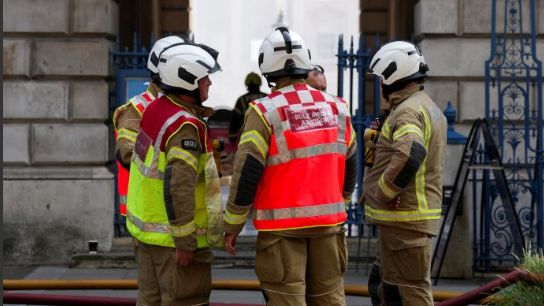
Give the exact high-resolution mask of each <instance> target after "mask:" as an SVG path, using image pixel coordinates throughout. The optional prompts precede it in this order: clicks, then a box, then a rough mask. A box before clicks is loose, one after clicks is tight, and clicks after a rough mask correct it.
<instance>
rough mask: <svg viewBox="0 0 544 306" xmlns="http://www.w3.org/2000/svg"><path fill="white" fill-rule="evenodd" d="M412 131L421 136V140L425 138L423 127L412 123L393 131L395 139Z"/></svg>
mask: <svg viewBox="0 0 544 306" xmlns="http://www.w3.org/2000/svg"><path fill="white" fill-rule="evenodd" d="M410 133H414V134H417V135H418V136H419V137H420V138H421V140H424V138H423V132H421V129H420V128H419V127H418V126H417V125H415V124H411V123H410V124H406V125H403V126H402V127H401V128H400V129H398V130H396V131H395V133H393V141H396V140H397V139H399V138H400V137H402V136H404V135H406V134H410Z"/></svg>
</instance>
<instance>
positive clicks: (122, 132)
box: [117, 129, 138, 142]
mask: <svg viewBox="0 0 544 306" xmlns="http://www.w3.org/2000/svg"><path fill="white" fill-rule="evenodd" d="M136 136H138V133H136V132H135V131H131V130H128V129H119V130H118V131H117V139H119V138H126V139H128V140H129V141H132V142H136Z"/></svg>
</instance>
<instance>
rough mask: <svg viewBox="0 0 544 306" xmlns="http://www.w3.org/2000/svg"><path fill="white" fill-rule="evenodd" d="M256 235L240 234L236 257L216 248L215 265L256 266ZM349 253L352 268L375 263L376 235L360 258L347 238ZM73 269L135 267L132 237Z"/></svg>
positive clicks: (79, 260) (75, 259)
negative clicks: (357, 264) (357, 265)
mask: <svg viewBox="0 0 544 306" xmlns="http://www.w3.org/2000/svg"><path fill="white" fill-rule="evenodd" d="M255 241H256V237H255V236H239V237H238V238H237V244H236V248H237V253H236V256H231V255H229V254H228V253H227V252H225V251H223V250H214V251H213V253H214V263H213V266H214V267H216V268H253V267H254V265H255ZM347 241H348V254H349V264H350V267H354V266H355V265H356V263H357V262H359V267H362V268H363V269H364V266H366V263H367V261H368V262H369V263H372V262H373V261H374V259H375V254H376V252H375V244H376V241H375V238H372V239H371V241H370V250H368V251H369V252H367V248H366V246H367V239H366V238H364V239H362V240H361V248H360V250H359V257H358V258H357V244H358V238H348V239H347ZM357 259H358V260H357ZM70 267H72V268H129V269H133V268H136V262H135V256H134V252H133V248H132V238H131V237H121V238H114V239H113V243H112V249H111V251H110V252H99V253H96V254H89V253H79V254H75V255H74V256H72V260H71V262H70Z"/></svg>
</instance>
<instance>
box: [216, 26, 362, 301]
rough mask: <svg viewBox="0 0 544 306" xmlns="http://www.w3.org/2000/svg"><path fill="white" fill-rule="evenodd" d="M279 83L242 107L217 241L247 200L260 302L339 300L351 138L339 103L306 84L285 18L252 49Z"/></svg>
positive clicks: (230, 243)
mask: <svg viewBox="0 0 544 306" xmlns="http://www.w3.org/2000/svg"><path fill="white" fill-rule="evenodd" d="M259 54H260V55H259V68H260V70H261V72H262V74H263V76H264V77H265V78H266V79H267V81H268V83H269V85H270V86H272V84H271V83H275V86H276V87H277V90H276V91H274V92H272V93H271V94H269V95H268V96H266V97H264V98H261V99H258V100H256V101H253V102H252V103H251V104H250V107H249V109H248V110H247V112H246V115H245V118H246V121H245V125H244V128H243V132H242V136H241V138H240V144H239V146H238V152H237V154H236V158H235V165H234V174H233V176H232V184H231V187H230V188H231V189H230V194H229V198H228V204H227V209H226V212H225V219H224V230H225V249H226V250H227V251H228V252H229V253H230V254H232V255H234V254H235V252H236V237H237V235H238V233H239V232H240V231H241V230H242V228H243V227H244V224H245V223H246V219H247V216H248V214H249V213H250V209H252V212H253V224H254V225H255V228H256V229H257V230H258V236H257V246H256V258H255V272H256V274H257V277H258V279H259V281H260V284H261V288H262V291H263V295H264V298H265V300H266V301H267V305H272V306H275V305H281V306H286V305H287V306H289V305H307V304H308V305H327V306H330V305H345V304H346V301H345V296H344V287H343V279H342V275H343V273H344V271H345V269H346V266H347V250H346V240H345V235H344V232H345V229H344V228H343V227H342V224H343V223H344V222H345V220H346V212H345V201H348V200H349V199H350V197H351V194H352V192H353V189H354V185H355V177H356V154H355V153H356V143H355V135H354V130H353V127H352V126H351V123H350V113H349V110H348V106H347V104H346V102H345V101H344V100H343V99H341V98H338V97H335V96H331V95H329V94H327V93H325V92H321V91H318V90H316V89H314V88H311V87H309V86H308V85H306V81H305V78H306V77H307V75H308V72H309V71H311V70H312V65H311V63H310V51H309V50H308V49H307V48H306V47H305V45H304V42H303V41H302V38H301V37H300V36H299V35H298V34H297V33H295V32H293V31H290V30H288V29H286V28H284V27H280V28H277V29H276V30H275V31H273V32H272V33H271V34H269V35H268V36H267V37H266V38H265V40H264V42H263V43H262V45H261V47H260V50H259Z"/></svg>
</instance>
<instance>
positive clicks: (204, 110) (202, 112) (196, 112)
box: [166, 95, 214, 118]
mask: <svg viewBox="0 0 544 306" xmlns="http://www.w3.org/2000/svg"><path fill="white" fill-rule="evenodd" d="M166 97H167V98H168V99H169V100H170V101H172V102H173V103H174V104H177V105H179V106H181V107H183V108H185V109H186V110H187V111H188V112H189V113H191V114H192V115H193V116H196V117H198V118H209V117H211V116H212V115H213V113H214V110H213V108H211V107H207V106H203V105H202V106H199V105H196V104H193V103H191V102H187V101H184V100H182V99H181V98H180V97H179V96H176V95H166Z"/></svg>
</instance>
